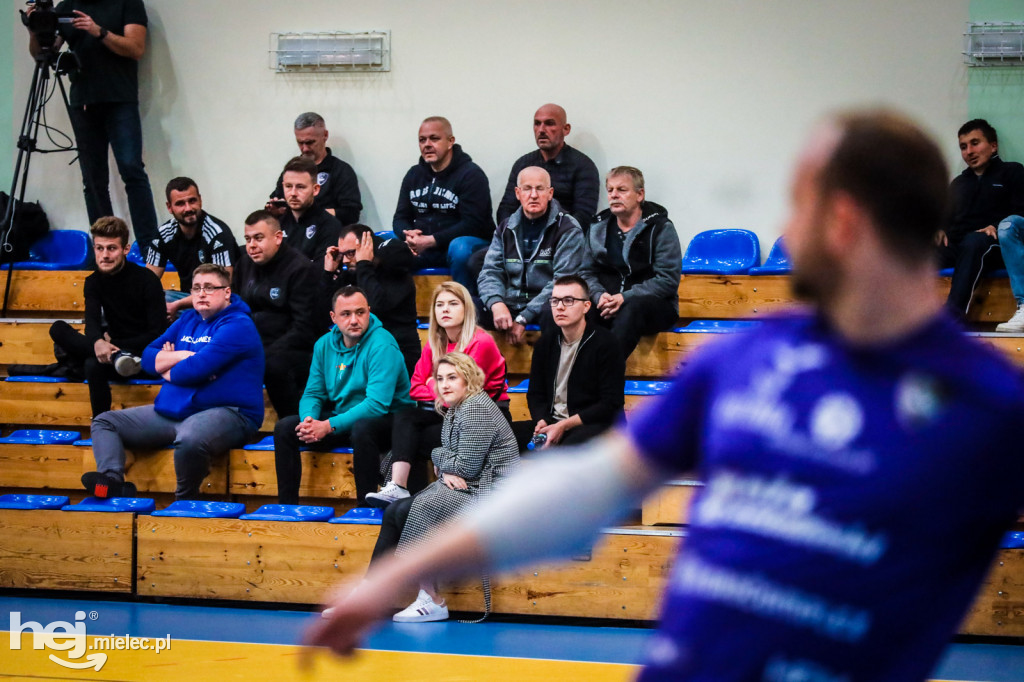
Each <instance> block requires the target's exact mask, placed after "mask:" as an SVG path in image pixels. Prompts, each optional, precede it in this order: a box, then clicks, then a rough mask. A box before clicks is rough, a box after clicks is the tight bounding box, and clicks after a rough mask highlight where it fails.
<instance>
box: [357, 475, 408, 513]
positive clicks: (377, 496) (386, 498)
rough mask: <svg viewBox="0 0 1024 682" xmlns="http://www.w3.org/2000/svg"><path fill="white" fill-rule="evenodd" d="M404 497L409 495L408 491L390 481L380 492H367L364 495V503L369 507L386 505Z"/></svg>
mask: <svg viewBox="0 0 1024 682" xmlns="http://www.w3.org/2000/svg"><path fill="white" fill-rule="evenodd" d="M406 497H409V491H408V490H406V489H405V488H403V487H402V486H400V485H398V484H397V483H395V482H394V481H391V482H389V483H388V484H387V485H386V486H384V487H383V488H382V489H381V491H380V492H378V493H368V494H367V495H366V504H368V505H370V506H371V507H386V506H388V505H389V504H391V503H392V502H398V501H399V500H402V499H405V498H406Z"/></svg>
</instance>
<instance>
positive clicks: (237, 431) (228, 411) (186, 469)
mask: <svg viewBox="0 0 1024 682" xmlns="http://www.w3.org/2000/svg"><path fill="white" fill-rule="evenodd" d="M255 432H256V429H254V428H253V426H252V424H250V423H249V420H248V419H246V418H245V417H243V416H242V413H241V412H239V411H238V408H235V407H214V408H211V409H209V410H203V411H202V412H198V413H196V414H194V415H192V416H191V417H188V418H186V419H184V420H183V421H180V422H179V421H175V420H173V419H168V418H167V417H164V416H161V415H160V414H157V411H156V410H155V409H154V408H153V406H152V405H144V406H142V407H131V408H128V409H127V410H112V411H110V412H104V413H103V414H101V415H100V416H98V417H96V418H95V419H93V420H92V453H93V456H94V457H95V458H96V470H97V471H98V472H100V473H101V474H107V475H108V476H112V477H113V478H116V479H118V480H122V481H123V480H124V467H125V453H124V449H125V448H126V447H128V448H132V449H139V450H156V449H158V448H162V447H166V446H168V445H173V446H174V472H175V474H176V475H177V478H178V485H177V488H176V489H175V491H174V497H175V498H176V499H179V500H188V499H192V498H194V497H196V496H197V495H198V494H199V487H200V484H202V482H203V479H204V478H206V475H207V474H209V473H210V459H211V458H212V457H213V456H214V455H219V454H223V453H225V452H227V451H228V450H230V449H231V448H239V447H242V446H243V445H245V443H246V441H248V440H249V439H250V438H251V437H252V436H253V434H254V433H255Z"/></svg>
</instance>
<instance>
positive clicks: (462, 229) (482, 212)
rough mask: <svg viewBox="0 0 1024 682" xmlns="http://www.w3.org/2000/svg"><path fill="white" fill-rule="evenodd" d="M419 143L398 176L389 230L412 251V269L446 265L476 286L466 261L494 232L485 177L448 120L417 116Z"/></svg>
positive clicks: (457, 277)
mask: <svg viewBox="0 0 1024 682" xmlns="http://www.w3.org/2000/svg"><path fill="white" fill-rule="evenodd" d="M419 145H420V160H419V163H417V164H416V165H415V166H413V167H412V168H410V169H409V172H408V173H406V174H405V178H404V179H403V180H402V189H401V192H400V193H399V195H398V207H397V208H396V209H395V217H394V220H393V221H392V229H393V230H394V232H395V236H396V237H398V238H399V239H403V240H405V243H406V244H408V245H409V248H410V249H412V252H413V254H415V255H416V267H417V268H437V267H445V266H447V267H448V268H449V269H450V270H451V273H452V279H453V280H455V281H456V282H458V283H459V284H462V285H463V286H465V287H466V288H467V289H469V290H470V291H476V281H475V280H476V278H475V277H473V276H472V275H470V274H469V271H468V269H467V267H466V261H467V260H468V259H469V257H470V256H471V255H472V254H473V253H474V252H475V251H478V250H480V249H482V248H484V247H485V246H487V244H488V243H490V241H491V237H492V236H493V235H494V220H493V219H492V218H491V215H492V213H491V188H490V185H489V184H488V182H487V176H486V175H484V172H483V170H481V169H480V166H478V165H476V164H475V163H473V159H471V158H470V156H469V154H467V153H466V152H464V151H462V147H461V146H459V145H457V144H455V136H454V135H453V134H452V124H451V123H450V122H449V121H448V119H446V118H444V117H442V116H431V117H430V118H427V119H425V120H424V121H423V123H422V125H420V132H419Z"/></svg>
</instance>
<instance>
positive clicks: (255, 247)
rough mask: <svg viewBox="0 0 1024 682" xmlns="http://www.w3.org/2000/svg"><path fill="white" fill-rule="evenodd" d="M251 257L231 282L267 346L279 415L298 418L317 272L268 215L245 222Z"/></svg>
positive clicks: (268, 380) (266, 377) (268, 381)
mask: <svg viewBox="0 0 1024 682" xmlns="http://www.w3.org/2000/svg"><path fill="white" fill-rule="evenodd" d="M245 253H246V255H245V256H243V257H241V258H239V259H238V265H237V266H236V267H235V271H234V273H233V274H232V278H231V280H232V281H231V289H232V291H233V293H235V294H238V296H239V297H240V298H241V299H242V300H243V301H245V303H246V305H248V306H249V309H250V310H251V311H252V319H253V322H254V323H255V324H256V329H257V330H258V331H259V333H260V339H261V340H262V341H263V353H264V356H265V358H266V365H265V369H264V374H263V383H264V385H265V386H266V388H267V395H268V396H269V397H270V402H271V404H272V405H273V406H274V409H275V410H276V411H277V413H278V414H279V415H289V414H296V413H297V412H298V411H299V399H300V398H301V397H302V391H303V389H304V388H305V387H306V379H307V378H308V376H309V364H310V362H311V361H312V358H313V343H314V342H315V341H316V339H317V337H318V336H319V334H318V332H319V331H321V330H320V329H317V328H316V327H315V322H314V320H316V319H318V318H317V317H315V308H314V306H315V304H316V292H317V272H316V267H315V266H314V265H313V263H312V262H310V260H309V259H308V258H306V256H305V255H303V254H302V253H300V252H299V251H297V250H296V249H293V248H292V247H290V246H288V244H287V243H285V242H284V235H283V233H282V232H281V227H280V225H279V223H278V222H277V219H276V218H274V216H273V215H271V214H270V213H269V212H267V211H256V212H254V213H252V214H250V215H249V217H248V218H246V220H245Z"/></svg>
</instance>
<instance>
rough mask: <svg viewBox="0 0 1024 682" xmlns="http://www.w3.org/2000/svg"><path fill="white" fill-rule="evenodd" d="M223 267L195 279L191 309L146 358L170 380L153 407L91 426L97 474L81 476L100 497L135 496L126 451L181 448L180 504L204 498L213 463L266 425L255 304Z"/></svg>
mask: <svg viewBox="0 0 1024 682" xmlns="http://www.w3.org/2000/svg"><path fill="white" fill-rule="evenodd" d="M230 283H231V278H230V277H229V276H228V273H227V270H225V269H224V268H223V267H222V266H219V265H213V264H210V263H205V264H203V265H200V266H199V267H198V268H196V269H195V271H194V272H193V276H192V299H193V303H192V310H188V311H186V312H185V313H184V314H182V316H181V317H180V318H178V320H177V321H176V322H175V323H174V324H172V325H171V326H170V328H169V329H168V330H167V331H166V332H164V333H163V334H162V335H161V336H160V337H158V338H157V339H156V340H155V341H153V342H152V343H151V344H149V346H147V347H146V350H145V351H144V352H143V354H142V366H143V368H144V369H145V370H146V371H147V372H149V373H151V374H158V375H160V376H162V377H163V378H164V381H165V382H166V383H165V384H164V385H163V386H162V387H161V389H160V393H159V394H158V395H157V397H156V402H155V404H153V405H145V406H142V407H133V408H130V409H127V410H112V411H110V412H104V413H103V414H101V415H100V416H98V417H96V418H95V419H94V420H93V422H92V442H93V455H94V456H95V457H96V471H93V472H89V473H87V474H85V475H84V476H82V483H83V484H84V485H85V487H86V489H88V490H89V492H90V493H92V494H93V495H95V496H96V497H130V496H131V495H133V494H134V493H135V486H134V485H133V484H132V483H129V482H126V481H125V480H124V470H125V448H126V447H128V448H132V449H139V450H154V449H157V448H161V447H166V446H168V445H171V444H172V443H173V444H174V470H175V472H176V473H177V477H178V485H177V488H176V489H175V491H174V495H175V497H176V498H177V499H179V500H184V499H191V498H194V497H196V496H197V495H198V493H199V486H200V484H201V483H202V481H203V479H204V478H205V477H206V475H207V473H209V470H210V459H211V458H212V457H213V456H214V455H216V454H220V453H223V452H226V451H227V450H230V449H231V448H237V447H241V446H242V445H244V444H245V443H246V441H247V440H249V438H251V437H252V435H253V434H254V433H255V432H256V430H257V429H259V427H260V425H261V424H262V423H263V386H262V381H263V345H262V344H261V343H260V336H259V333H258V332H257V331H256V326H255V325H254V324H253V322H252V320H251V319H250V317H249V307H248V306H247V305H246V304H245V303H244V302H243V301H242V300H241V299H239V298H238V297H237V296H235V297H232V295H231V286H230Z"/></svg>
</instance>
